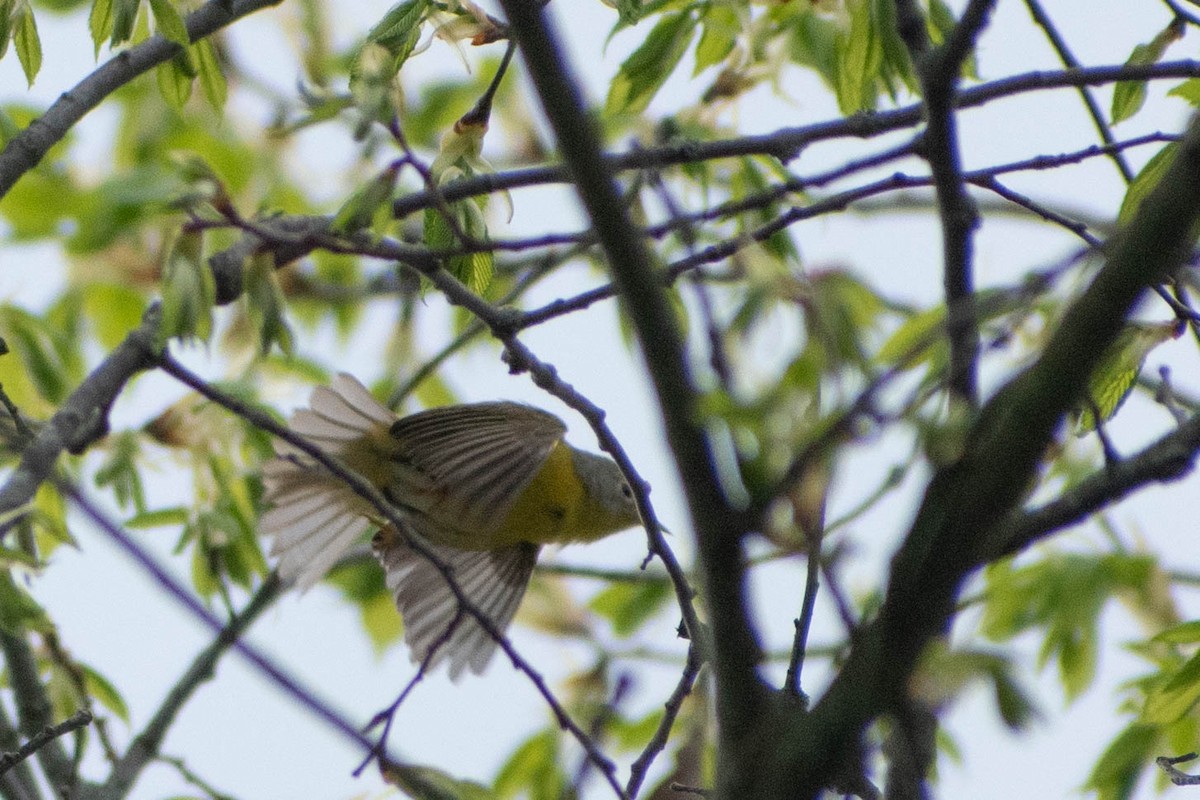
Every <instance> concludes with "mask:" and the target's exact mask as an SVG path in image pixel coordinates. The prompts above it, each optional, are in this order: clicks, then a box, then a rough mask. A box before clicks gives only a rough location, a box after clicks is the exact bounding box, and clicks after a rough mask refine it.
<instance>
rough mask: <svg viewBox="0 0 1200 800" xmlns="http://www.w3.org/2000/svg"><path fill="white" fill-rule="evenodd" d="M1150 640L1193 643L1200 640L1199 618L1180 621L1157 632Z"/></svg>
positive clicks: (1169, 642)
mask: <svg viewBox="0 0 1200 800" xmlns="http://www.w3.org/2000/svg"><path fill="white" fill-rule="evenodd" d="M1151 641H1155V642H1166V643H1168V644H1195V643H1196V642H1200V620H1192V621H1190V622H1181V623H1180V624H1178V625H1175V626H1173V627H1170V628H1167V629H1166V630H1165V631H1161V632H1159V634H1158V635H1157V636H1155V637H1154V638H1153V639H1152V640H1151Z"/></svg>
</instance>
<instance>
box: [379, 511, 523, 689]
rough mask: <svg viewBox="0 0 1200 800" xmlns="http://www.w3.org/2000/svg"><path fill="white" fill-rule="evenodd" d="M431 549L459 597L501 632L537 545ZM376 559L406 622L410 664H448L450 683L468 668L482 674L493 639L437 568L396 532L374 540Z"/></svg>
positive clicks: (512, 611) (514, 608) (516, 601)
mask: <svg viewBox="0 0 1200 800" xmlns="http://www.w3.org/2000/svg"><path fill="white" fill-rule="evenodd" d="M432 548H433V551H434V553H435V554H436V555H437V556H438V557H439V558H440V559H441V560H442V561H443V562H444V563H446V564H447V565H448V566H449V567H450V568H451V570H452V571H453V573H452V574H453V576H454V581H455V582H456V583H457V584H458V586H459V588H460V589H461V590H462V592H463V594H464V595H465V596H466V597H467V598H469V599H470V601H471V603H472V604H473V605H474V606H475V607H476V608H478V609H479V610H480V611H482V612H483V613H484V614H486V615H487V616H488V618H489V619H490V620H491V622H492V624H493V625H494V626H495V628H496V629H497V630H498V631H500V632H501V633H503V632H504V631H505V630H506V629H507V628H508V625H509V624H510V623H511V622H512V618H513V615H514V614H516V611H517V607H518V606H519V605H520V603H521V598H522V597H523V596H524V594H525V588H526V586H528V584H529V577H530V575H532V574H533V565H534V564H535V563H536V562H537V553H538V548H537V546H536V545H530V544H522V545H517V546H515V547H509V548H505V549H502V550H486V551H481V550H459V549H457V548H453V547H445V546H440V545H432ZM375 555H376V556H377V557H378V558H379V560H380V562H381V563H382V564H383V566H384V569H385V571H386V573H387V584H388V588H389V589H390V590H391V591H392V593H393V596H394V597H395V599H396V606H397V608H398V609H399V610H400V614H401V616H403V618H404V640H405V642H406V643H407V644H408V647H409V652H410V654H411V657H412V660H413V661H414V662H415V663H425V661H426V659H428V665H427V668H430V669H432V668H433V667H435V666H437V665H438V664H440V663H442V662H443V661H447V660H448V661H449V664H450V667H449V672H450V677H451V679H454V680H457V678H458V677H459V676H460V675H461V674H462V673H463V671H464V670H465V669H467V668H470V670H471V671H472V672H475V673H479V672H482V671H483V670H484V668H485V667H486V666H487V664H488V662H489V661H490V660H491V658H492V655H493V653H495V650H496V646H497V645H496V641H495V640H494V639H493V638H492V637H491V635H490V634H489V633H488V632H487V630H486V629H485V628H484V627H483V626H482V625H480V624H479V622H478V621H477V620H476V619H475V618H474V617H472V616H470V615H469V614H466V613H465V612H463V613H462V614H460V613H459V603H458V598H457V597H455V595H454V592H453V591H452V590H451V589H450V585H449V584H448V583H447V581H446V578H445V576H444V575H442V573H441V572H440V571H439V570H438V569H437V567H435V566H434V565H433V564H432V563H431V562H430V561H429V560H427V559H426V558H425V557H424V556H422V555H421V554H419V553H417V552H416V551H415V550H413V549H412V548H410V547H409V546H408V545H407V544H406V543H405V542H404V541H403V540H402V538H401V537H400V536H398V535H396V534H394V533H393V534H391V535H380V536H378V537H376V543H375ZM433 648H436V650H434V651H433V653H432V656H431V655H430V652H431V650H433Z"/></svg>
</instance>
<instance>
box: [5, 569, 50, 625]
mask: <svg viewBox="0 0 1200 800" xmlns="http://www.w3.org/2000/svg"><path fill="white" fill-rule="evenodd" d="M53 629H54V623H53V622H51V620H50V617H49V616H47V614H46V612H45V610H44V609H43V608H42V607H41V606H40V605H38V602H37V601H36V600H34V599H33V597H32V596H31V595H30V594H29V593H28V592H26V591H25V590H24V589H22V588H21V587H20V586H18V585H17V583H16V581H14V580H13V576H12V572H11V571H10V570H7V569H6V570H3V571H2V572H0V631H4V632H5V633H7V634H9V635H12V636H20V635H22V634H23V633H25V631H30V630H32V631H41V632H43V633H45V632H49V631H52V630H53Z"/></svg>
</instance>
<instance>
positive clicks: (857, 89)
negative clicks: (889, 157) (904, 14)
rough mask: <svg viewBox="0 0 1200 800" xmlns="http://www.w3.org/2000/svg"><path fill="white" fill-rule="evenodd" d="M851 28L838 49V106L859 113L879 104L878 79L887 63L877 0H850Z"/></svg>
mask: <svg viewBox="0 0 1200 800" xmlns="http://www.w3.org/2000/svg"><path fill="white" fill-rule="evenodd" d="M846 5H847V8H848V10H849V12H850V29H849V30H848V31H847V32H846V33H845V34H843V36H842V37H841V42H840V45H841V46H840V47H839V50H838V54H839V55H838V67H837V82H836V83H835V84H834V91H835V92H836V93H837V98H838V108H839V109H841V111H842V113H843V114H855V113H858V112H859V111H863V110H866V109H870V108H874V107H875V88H874V87H875V79H876V78H877V77H878V76H879V67H880V65H881V64H882V63H883V42H882V40H881V39H880V36H879V26H878V25H877V24H876V19H875V13H874V12H875V4H874V2H873V0H847V4H846Z"/></svg>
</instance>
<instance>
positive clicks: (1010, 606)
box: [981, 553, 1155, 699]
mask: <svg viewBox="0 0 1200 800" xmlns="http://www.w3.org/2000/svg"><path fill="white" fill-rule="evenodd" d="M1154 569H1155V565H1154V562H1153V560H1152V559H1150V558H1149V557H1147V556H1141V555H1125V554H1113V555H1106V556H1099V557H1097V556H1085V555H1076V554H1062V553H1051V554H1049V555H1047V556H1046V557H1045V558H1043V559H1041V560H1039V561H1036V562H1034V563H1032V564H1028V565H1024V566H1021V567H1013V566H1012V564H1011V563H1009V562H1005V563H1002V564H996V565H993V566H992V567H990V568H989V569H988V570H987V592H986V596H987V603H986V605H985V607H984V615H983V620H982V622H981V628H982V630H983V632H984V635H986V636H988V637H989V638H992V639H996V640H1001V641H1003V640H1007V639H1010V638H1012V637H1014V636H1016V635H1017V634H1019V633H1021V632H1023V631H1025V630H1029V629H1031V628H1040V629H1042V630H1043V631H1044V638H1043V641H1042V647H1041V651H1040V652H1039V654H1038V663H1039V664H1040V665H1044V664H1046V663H1047V662H1049V661H1050V660H1051V659H1057V660H1058V666H1059V677H1060V680H1061V681H1062V684H1063V687H1064V689H1065V690H1066V695H1067V699H1072V698H1074V697H1076V696H1078V695H1079V694H1080V693H1081V692H1083V691H1084V690H1085V689H1086V688H1087V687H1088V686H1090V685H1091V682H1092V679H1093V678H1094V676H1095V667H1096V653H1097V651H1098V639H1097V637H1098V635H1099V633H1098V624H1099V616H1100V612H1101V611H1102V610H1103V609H1104V606H1105V604H1106V603H1108V602H1109V601H1110V600H1111V599H1112V598H1113V597H1114V595H1115V594H1116V593H1117V592H1119V591H1121V592H1129V593H1131V594H1133V595H1135V596H1141V595H1142V593H1144V592H1146V591H1151V589H1148V588H1147V587H1150V586H1152V581H1151V580H1150V578H1151V577H1152V575H1153V571H1154Z"/></svg>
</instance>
